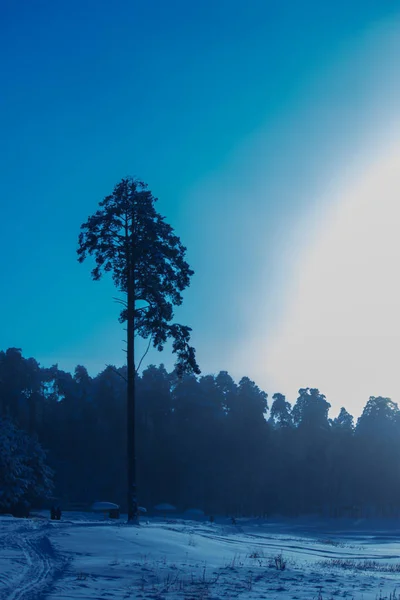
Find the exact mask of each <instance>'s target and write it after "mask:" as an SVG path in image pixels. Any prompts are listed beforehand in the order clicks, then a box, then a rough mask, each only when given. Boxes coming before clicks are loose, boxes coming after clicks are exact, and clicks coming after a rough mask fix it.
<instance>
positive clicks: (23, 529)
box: [0, 521, 66, 600]
mask: <svg viewBox="0 0 400 600" xmlns="http://www.w3.org/2000/svg"><path fill="white" fill-rule="evenodd" d="M10 525H11V524H10ZM35 525H36V524H33V523H32V522H29V521H28V522H26V523H24V524H23V525H22V526H20V527H17V528H16V529H14V530H13V531H11V532H10V533H9V534H6V535H5V536H3V538H2V540H1V546H2V548H3V549H7V548H10V550H12V551H14V552H15V551H19V557H18V562H19V563H20V564H21V569H20V570H19V571H18V573H17V575H15V576H12V575H11V577H7V574H5V573H2V577H1V579H0V600H42V599H43V598H44V597H45V592H46V590H48V589H49V588H50V587H51V585H52V583H53V581H54V579H55V577H56V576H57V575H58V574H60V573H61V572H62V571H63V570H64V569H65V567H66V561H65V559H62V558H61V557H60V556H59V555H58V554H57V552H56V551H55V550H54V548H53V546H52V544H51V542H50V539H49V537H48V536H47V535H46V533H45V531H43V530H44V529H45V527H43V526H42V527H40V526H39V527H36V526H35Z"/></svg>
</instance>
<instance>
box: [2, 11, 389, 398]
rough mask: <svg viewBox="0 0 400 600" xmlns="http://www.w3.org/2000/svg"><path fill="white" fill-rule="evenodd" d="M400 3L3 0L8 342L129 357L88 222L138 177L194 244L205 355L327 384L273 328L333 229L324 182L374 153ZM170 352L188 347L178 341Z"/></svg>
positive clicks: (39, 351)
mask: <svg viewBox="0 0 400 600" xmlns="http://www.w3.org/2000/svg"><path fill="white" fill-rule="evenodd" d="M111 6H112V8H111ZM396 10H397V13H398V12H399V5H398V3H397V2H385V1H379V2H378V1H374V2H372V1H368V0H364V1H362V2H361V1H360V2H358V1H356V0H353V1H352V2H349V1H348V0H346V1H345V0H339V1H336V2H334V3H333V2H311V1H307V0H305V1H303V2H299V1H297V0H296V1H292V2H283V1H282V0H279V1H278V0H277V1H276V2H272V1H268V0H250V1H246V2H244V1H241V0H230V1H225V0H218V1H216V0H213V1H209V0H203V1H202V2H187V1H186V0H185V1H183V0H182V1H181V0H179V1H173V2H165V1H161V0H157V1H152V0H146V1H144V0H143V1H141V0H137V1H136V2H115V3H113V4H112V5H111V4H110V3H108V2H102V1H99V0H97V1H94V0H93V1H92V0H89V1H82V0H80V1H79V2H77V1H75V0H70V1H69V2H68V3H67V2H63V3H61V2H53V1H52V2H50V1H48V0H47V1H42V2H37V1H35V0H29V2H28V1H24V2H18V3H16V2H11V1H3V2H2V3H1V8H0V11H1V13H0V28H1V31H0V45H1V54H2V57H3V69H2V79H1V81H2V86H1V95H0V102H1V111H0V120H1V131H2V149H1V153H2V156H1V170H0V191H1V198H2V202H1V208H2V218H1V220H0V245H1V254H2V256H3V260H2V261H1V263H0V275H1V280H2V282H3V294H2V296H1V297H0V319H1V324H0V331H1V338H0V339H1V347H2V348H7V347H9V346H17V347H21V348H22V349H23V351H24V354H25V355H29V356H31V355H32V356H35V357H36V358H37V359H38V360H39V361H41V362H42V363H43V364H46V365H48V364H51V363H55V362H58V363H59V366H60V367H61V368H65V369H73V367H74V365H76V364H78V363H83V364H85V365H87V366H88V368H89V370H90V371H91V372H92V373H95V372H97V371H99V370H101V369H102V368H103V367H104V365H105V364H106V363H110V362H111V363H115V364H121V363H122V361H123V359H124V355H123V352H122V350H121V348H122V346H123V343H122V341H121V340H122V339H123V337H124V334H123V331H122V330H121V328H120V326H119V325H118V322H117V312H118V307H117V306H116V305H115V304H113V302H112V296H113V295H114V290H113V288H112V284H111V282H109V281H103V282H102V283H94V282H92V281H91V279H90V276H89V265H86V264H84V265H79V264H78V263H77V261H76V254H75V253H76V245H77V236H78V233H79V226H80V224H81V223H82V222H83V221H84V220H86V218H87V216H88V215H89V214H91V213H92V212H93V211H94V210H95V209H96V206H97V203H98V202H99V201H100V200H101V199H102V198H103V197H104V196H105V195H107V194H108V193H109V192H110V191H111V190H112V188H113V186H114V184H115V183H116V182H117V181H118V180H119V179H120V178H121V177H123V176H125V175H127V174H131V175H136V176H139V177H140V178H142V179H144V180H146V181H147V182H148V184H149V186H150V188H151V189H152V190H153V192H154V194H155V195H156V196H158V197H159V205H158V208H159V210H160V212H162V213H163V214H165V215H166V217H167V219H168V220H169V221H170V222H171V224H172V225H173V226H174V227H175V228H176V231H177V233H178V235H180V236H181V238H182V241H183V242H184V244H185V245H186V246H187V247H188V259H189V262H190V263H191V265H192V266H193V268H194V269H195V271H196V275H195V276H194V278H193V283H192V286H191V288H190V290H189V291H188V292H187V294H186V297H185V305H184V307H183V308H182V309H181V310H180V311H179V314H178V316H179V319H181V320H182V321H185V322H187V323H188V324H190V325H192V327H193V331H194V334H193V340H194V342H195V345H196V347H197V352H198V359H199V362H200V366H201V367H202V370H203V371H204V372H218V371H219V370H221V369H227V370H229V371H230V372H231V373H232V374H233V375H234V376H236V377H240V376H241V375H250V376H253V377H254V378H255V379H256V380H257V382H258V383H259V384H260V385H261V386H262V387H263V388H264V389H266V390H267V391H268V392H269V393H270V394H272V393H273V392H275V391H277V389H275V387H276V386H278V385H279V386H280V388H279V391H282V392H283V393H287V394H288V395H289V396H290V395H291V396H292V397H291V398H290V399H291V400H294V399H295V398H294V397H293V394H294V393H295V389H296V388H298V387H300V386H302V385H309V386H314V385H320V384H319V383H318V381H319V380H320V383H321V385H320V387H321V390H322V391H323V392H324V391H325V390H324V388H323V384H324V381H325V380H324V378H323V377H322V378H321V377H320V374H319V373H318V372H316V373H315V381H309V382H306V383H305V382H303V381H299V384H298V385H297V384H296V383H295V382H294V381H292V380H293V377H292V378H291V379H290V377H289V379H290V382H289V379H288V383H287V389H282V386H283V388H285V384H286V380H285V377H284V375H283V374H282V373H281V374H280V377H278V378H274V373H273V372H272V371H271V368H270V367H269V366H268V365H267V364H266V361H267V357H268V355H269V354H270V350H271V349H270V347H269V346H268V344H269V342H268V340H269V339H272V335H273V334H274V335H278V334H276V330H277V327H278V326H279V324H280V323H282V322H284V321H285V318H286V315H287V312H286V311H287V310H288V308H287V306H288V293H289V291H288V290H289V289H290V286H291V284H292V282H293V281H294V277H295V273H296V272H298V270H299V268H301V266H299V263H298V262H297V257H298V255H299V253H300V250H303V249H304V248H305V247H308V245H309V244H312V240H313V239H314V238H313V236H312V235H311V233H309V234H307V235H304V231H305V230H306V231H308V232H311V231H314V229H321V227H323V226H324V222H325V221H324V219H325V218H326V217H325V216H324V213H323V212H322V213H321V212H318V211H319V210H320V208H321V206H322V205H324V200H323V199H321V198H322V197H321V196H320V195H319V194H318V190H321V189H322V187H323V186H324V185H325V183H326V181H330V179H329V178H331V177H332V173H336V175H337V172H338V169H339V166H338V165H343V163H344V157H345V156H347V153H349V155H351V156H354V153H357V151H358V150H357V144H356V141H357V140H361V139H362V136H363V135H364V133H365V123H366V120H368V115H369V116H370V118H371V115H372V114H376V112H375V113H374V111H376V110H377V106H378V105H379V106H380V104H379V103H381V102H382V100H380V99H379V97H377V96H376V94H375V95H374V94H373V92H372V88H373V87H374V86H373V85H372V84H371V81H375V80H374V77H375V78H376V76H377V75H376V73H377V72H378V73H381V72H382V69H383V71H384V66H385V65H387V64H390V61H391V56H392V55H391V52H392V53H393V48H392V47H389V48H388V49H387V52H386V54H385V57H383V58H382V60H381V59H380V57H381V55H382V56H383V54H382V53H383V51H382V44H381V41H382V36H383V39H386V37H387V36H386V33H385V31H386V30H385V27H390V26H391V24H392V23H394V22H395V21H396V19H397V18H398V15H397V14H396ZM374 32H377V33H374ZM4 57H5V60H4ZM374 60H375V61H377V62H378V63H379V64H377V66H376V69H375V71H376V72H374V70H373V69H372V72H371V64H372V63H373V61H374ZM380 60H381V62H379V61H380ZM371 61H372V62H371ZM389 71H390V69H389ZM371 73H372V74H371ZM388 77H389V75H388ZM389 78H390V77H389ZM385 81H386V80H385ZM385 85H386V84H385ZM375 87H376V86H375ZM370 97H371V98H374V101H373V102H370V101H369V98H370ZM387 97H388V96H387V95H386V98H387ZM379 106H378V108H379ZM383 110H384V109H383V108H382V110H381V112H382V111H383ZM371 111H372V112H371ZM378 112H379V111H378ZM350 137H351V139H352V144H353V147H352V148H350V150H349V139H350ZM360 143H361V141H360ZM332 165H335V169H336V170H335V169H334V168H333V167H332ZM307 219H308V220H307ZM302 227H304V228H305V229H302ZM317 252H318V250H317ZM278 329H279V327H278ZM260 339H262V340H263V342H262V343H261V342H260ZM253 341H254V344H253ZM260 343H261V345H260ZM150 359H151V360H152V361H153V362H160V361H163V362H165V363H166V364H167V365H171V364H172V361H171V357H170V355H169V354H168V352H165V353H164V354H162V355H151V356H150ZM272 363H273V361H272ZM311 378H314V374H313V372H312V370H311V371H310V379H311ZM328 384H329V382H328V381H327V387H328V388H329V385H328ZM274 386H275V387H274ZM325 393H327V391H325ZM372 393H374V392H371V394H372ZM378 393H379V392H378ZM328 399H329V398H328ZM367 399H368V398H367V397H366V398H365V401H366V400H367ZM331 400H332V403H333V404H334V403H335V400H334V399H333V398H332V399H331Z"/></svg>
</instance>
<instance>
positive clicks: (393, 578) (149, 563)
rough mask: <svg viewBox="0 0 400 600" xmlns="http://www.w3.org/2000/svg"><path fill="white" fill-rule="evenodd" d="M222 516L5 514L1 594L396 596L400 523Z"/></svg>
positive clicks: (193, 598)
mask: <svg viewBox="0 0 400 600" xmlns="http://www.w3.org/2000/svg"><path fill="white" fill-rule="evenodd" d="M219 521H220V522H218V523H214V524H211V523H208V522H206V521H199V522H195V521H186V520H173V519H170V520H167V521H163V520H161V519H150V520H145V519H143V521H142V525H141V526H140V527H135V526H127V525H126V524H124V523H123V522H117V523H116V522H115V521H104V520H98V518H97V517H96V520H94V518H93V516H89V515H84V514H68V513H65V514H64V518H63V520H62V521H59V522H58V521H47V520H44V519H37V520H34V519H30V520H18V519H0V564H1V568H0V598H1V600H3V599H4V600H20V599H23V600H35V599H36V600H44V599H45V598H46V600H72V599H74V600H82V599H87V600H94V599H96V600H98V599H100V598H104V599H106V598H109V599H120V598H124V599H125V598H126V599H128V598H132V599H133V598H138V599H143V600H150V599H151V600H161V599H164V598H165V599H166V600H175V599H180V600H202V599H210V600H211V599H215V600H216V599H230V598H232V599H233V598H242V599H251V600H256V599H258V598H268V599H281V600H286V599H293V600H312V599H313V598H315V600H331V599H332V600H333V599H335V598H338V599H339V598H346V597H347V598H354V600H376V599H378V600H379V599H384V598H388V600H397V597H398V594H397V590H396V587H398V588H399V590H400V530H399V529H397V528H396V529H395V528H394V524H390V523H389V524H388V523H386V524H385V525H386V529H385V530H383V529H381V530H373V529H371V527H370V525H368V524H367V526H365V527H363V524H362V523H361V524H360V523H359V524H355V523H353V524H352V528H349V524H346V527H343V528H342V529H339V526H340V523H338V522H334V523H333V522H332V523H333V525H332V523H330V524H329V523H325V524H322V525H321V524H315V523H312V522H304V523H300V524H299V522H294V521H293V522H291V523H290V522H281V523H279V522H275V523H273V522H268V521H263V520H257V519H253V520H244V519H243V520H239V521H238V525H237V526H234V525H230V524H228V520H227V519H220V520H219ZM317 525H318V526H317ZM283 566H284V567H285V568H284V569H281V567H283Z"/></svg>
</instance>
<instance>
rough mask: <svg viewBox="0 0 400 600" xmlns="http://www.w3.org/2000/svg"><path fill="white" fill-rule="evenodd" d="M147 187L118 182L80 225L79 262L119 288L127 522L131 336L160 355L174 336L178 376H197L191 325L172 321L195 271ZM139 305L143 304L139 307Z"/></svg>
mask: <svg viewBox="0 0 400 600" xmlns="http://www.w3.org/2000/svg"><path fill="white" fill-rule="evenodd" d="M155 201H156V199H155V198H154V196H153V195H152V193H151V192H150V191H149V190H148V188H147V185H146V184H144V183H143V182H141V181H138V180H136V179H133V178H131V177H128V178H125V179H122V180H121V181H120V183H118V184H117V185H116V186H115V188H114V191H113V193H112V194H111V195H110V196H107V197H106V198H105V199H104V200H103V201H102V202H101V203H100V209H99V210H97V211H96V213H95V214H94V215H92V216H91V217H89V219H88V220H87V222H86V223H84V224H83V225H82V226H81V233H80V236H79V247H78V260H79V262H83V261H84V260H85V259H86V257H87V256H88V255H93V256H94V258H95V261H96V266H95V267H94V269H93V270H92V277H93V279H94V280H98V279H100V278H101V276H102V274H103V273H107V272H110V273H111V274H112V278H113V280H114V283H115V285H116V287H117V289H118V290H119V292H122V293H124V294H126V300H122V301H120V302H121V304H122V311H121V315H120V321H121V322H126V323H127V446H128V448H127V450H128V520H129V521H133V520H136V519H137V515H138V504H137V492H136V459H135V348H134V338H135V334H136V335H139V336H141V337H142V338H150V342H152V343H153V346H154V347H155V348H157V349H158V350H159V351H161V350H163V348H164V345H165V343H166V342H167V340H168V339H170V338H172V340H173V345H172V349H173V352H174V353H175V354H176V355H177V361H176V371H177V373H178V375H182V374H184V373H186V372H192V371H194V372H195V373H199V372H200V371H199V368H198V366H197V363H196V359H195V351H194V349H193V347H191V346H190V345H189V342H190V331H191V329H190V327H187V326H185V325H181V324H177V323H172V319H173V314H174V313H173V307H174V306H179V305H180V304H181V303H182V291H183V290H184V289H185V288H186V287H188V286H189V283H190V277H191V276H192V275H193V271H192V270H191V269H190V267H189V265H188V263H187V262H186V261H185V253H186V248H185V247H184V246H183V245H182V244H181V242H180V239H179V238H178V237H177V236H176V235H175V234H174V231H173V229H172V227H171V226H170V225H168V223H166V222H165V220H164V217H162V216H161V215H160V214H159V213H158V212H157V211H156V210H155V207H154V204H155ZM139 301H141V302H142V303H144V306H141V307H138V306H137V303H138V302H139Z"/></svg>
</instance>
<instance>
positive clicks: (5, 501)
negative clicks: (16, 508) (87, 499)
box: [0, 419, 53, 509]
mask: <svg viewBox="0 0 400 600" xmlns="http://www.w3.org/2000/svg"><path fill="white" fill-rule="evenodd" d="M45 461H46V453H45V451H44V450H43V448H42V447H41V445H40V444H39V442H38V441H37V439H36V438H34V437H30V436H29V435H28V434H27V433H25V432H24V431H22V430H20V429H18V428H17V427H16V425H15V424H14V423H13V422H12V421H11V420H10V419H0V509H6V508H10V507H12V506H13V505H15V504H17V503H18V502H21V501H28V502H30V501H32V500H34V499H35V498H41V497H46V496H48V495H49V494H50V492H51V490H52V476H53V472H52V470H51V469H50V468H49V467H48V466H47V465H46V462H45Z"/></svg>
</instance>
